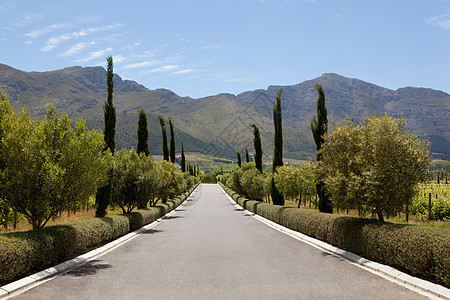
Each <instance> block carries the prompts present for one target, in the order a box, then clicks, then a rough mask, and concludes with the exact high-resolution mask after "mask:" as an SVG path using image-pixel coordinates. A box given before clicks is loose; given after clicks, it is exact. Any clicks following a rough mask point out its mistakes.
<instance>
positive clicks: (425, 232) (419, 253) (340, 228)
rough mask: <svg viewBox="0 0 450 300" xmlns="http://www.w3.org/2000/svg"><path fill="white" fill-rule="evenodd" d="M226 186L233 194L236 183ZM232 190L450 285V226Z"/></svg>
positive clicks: (263, 208)
mask: <svg viewBox="0 0 450 300" xmlns="http://www.w3.org/2000/svg"><path fill="white" fill-rule="evenodd" d="M225 190H226V191H227V192H228V193H229V194H232V191H231V190H230V189H228V188H225ZM232 195H233V196H232V197H233V199H237V202H238V203H239V204H240V205H241V206H242V207H244V208H245V209H247V210H249V211H252V212H254V213H257V214H258V215H261V216H263V217H265V218H267V219H269V220H271V221H273V222H276V223H278V224H280V225H283V226H286V227H288V228H290V229H292V230H295V231H298V232H301V233H303V234H306V235H308V236H311V237H313V238H316V239H319V240H322V241H324V242H326V243H329V244H331V245H333V246H336V247H339V248H341V249H344V250H347V251H351V252H353V253H356V254H358V255H361V256H363V257H366V258H368V259H371V260H374V261H378V262H380V263H383V264H388V265H390V266H392V267H396V268H399V269H401V270H405V271H408V272H410V273H411V274H413V275H420V276H424V277H426V278H429V279H432V280H436V281H438V282H442V283H444V284H445V285H447V286H448V285H450V273H449V272H448V270H450V230H448V229H445V228H444V229H443V228H430V227H423V226H417V225H407V224H393V223H388V222H380V221H378V220H373V219H363V218H356V217H350V216H341V215H336V214H333V215H331V214H325V213H320V212H318V211H315V210H308V209H301V208H288V207H282V206H277V205H272V204H269V203H261V202H258V201H250V200H248V199H245V198H242V197H239V196H236V194H232Z"/></svg>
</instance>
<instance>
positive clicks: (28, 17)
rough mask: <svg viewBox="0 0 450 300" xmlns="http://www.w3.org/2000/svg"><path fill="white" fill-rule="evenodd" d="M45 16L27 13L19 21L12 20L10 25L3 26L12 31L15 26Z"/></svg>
mask: <svg viewBox="0 0 450 300" xmlns="http://www.w3.org/2000/svg"><path fill="white" fill-rule="evenodd" d="M44 17H45V16H44V15H43V14H29V15H26V16H24V17H23V18H22V19H20V20H19V21H16V22H14V23H13V24H12V25H11V26H7V27H4V29H7V30H11V31H14V30H15V29H16V28H17V27H22V26H25V25H28V24H31V23H34V22H35V21H37V20H40V19H43V18H44Z"/></svg>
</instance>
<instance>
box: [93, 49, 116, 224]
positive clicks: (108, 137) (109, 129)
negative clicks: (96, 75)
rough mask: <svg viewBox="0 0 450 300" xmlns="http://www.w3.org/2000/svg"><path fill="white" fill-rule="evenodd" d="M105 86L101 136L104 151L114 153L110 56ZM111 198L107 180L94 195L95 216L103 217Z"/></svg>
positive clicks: (114, 120)
mask: <svg viewBox="0 0 450 300" xmlns="http://www.w3.org/2000/svg"><path fill="white" fill-rule="evenodd" d="M106 63H107V66H106V87H107V92H108V98H107V99H106V101H105V104H104V105H103V113H104V116H105V130H104V131H103V137H104V140H105V148H104V149H103V150H104V151H106V150H108V149H109V151H110V152H111V153H112V154H113V155H114V151H115V149H116V141H115V135H116V107H115V106H114V104H113V91H114V79H113V78H114V71H113V68H114V64H113V58H112V56H111V55H110V56H108V57H107V58H106ZM110 200H111V184H110V183H109V182H108V183H107V184H106V185H104V186H101V187H99V189H98V190H97V193H96V195H95V206H96V211H95V216H96V217H104V216H105V215H106V209H107V208H108V205H109V202H110Z"/></svg>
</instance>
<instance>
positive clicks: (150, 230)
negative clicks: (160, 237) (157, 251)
mask: <svg viewBox="0 0 450 300" xmlns="http://www.w3.org/2000/svg"><path fill="white" fill-rule="evenodd" d="M158 232H162V230H156V229H149V230H146V231H144V232H141V234H154V233H158Z"/></svg>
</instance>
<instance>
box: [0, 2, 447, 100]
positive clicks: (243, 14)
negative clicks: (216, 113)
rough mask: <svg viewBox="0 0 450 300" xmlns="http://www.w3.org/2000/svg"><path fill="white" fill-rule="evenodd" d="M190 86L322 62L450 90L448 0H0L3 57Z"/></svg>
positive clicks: (27, 65)
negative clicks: (109, 67)
mask: <svg viewBox="0 0 450 300" xmlns="http://www.w3.org/2000/svg"><path fill="white" fill-rule="evenodd" d="M108 55H112V56H113V60H114V72H115V73H117V74H118V75H120V76H121V77H122V78H123V79H129V80H135V81H137V82H138V83H140V84H142V85H144V86H145V87H147V88H149V89H157V88H165V89H169V90H172V91H174V92H175V93H177V94H178V95H180V96H190V97H193V98H199V97H204V96H209V95H216V94H219V93H233V94H239V93H241V92H244V91H248V90H255V89H260V88H262V89H265V88H267V87H268V86H269V85H292V84H297V83H300V82H303V81H305V80H310V79H314V78H316V77H319V76H320V75H321V74H323V73H338V74H340V75H343V76H346V77H351V78H359V79H361V80H364V81H368V82H371V83H375V84H377V85H380V86H383V87H386V88H390V89H397V88H400V87H405V86H415V87H427V88H433V89H438V90H442V91H445V92H447V93H449V92H450V0H353V1H345V0H342V1H341V0H340V1H336V0H239V1H237V0H236V1H235V0H226V1H222V0H214V1H212V0H208V1H206V0H205V1H196V0H190V1H186V0H184V1H183V0H164V1H162V0H160V1H156V0H147V1H136V0H126V1H114V0H109V1H104V0H95V1H92V0H88V1H85V0H77V1H64V0H61V1H54V0H52V1H48V0H40V1H33V0H0V63H3V64H7V65H9V66H11V67H13V68H16V69H19V70H23V71H40V72H42V71H51V70H56V69H62V68H65V67H70V66H83V67H89V66H102V67H106V59H105V58H106V56H108Z"/></svg>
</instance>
